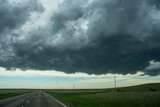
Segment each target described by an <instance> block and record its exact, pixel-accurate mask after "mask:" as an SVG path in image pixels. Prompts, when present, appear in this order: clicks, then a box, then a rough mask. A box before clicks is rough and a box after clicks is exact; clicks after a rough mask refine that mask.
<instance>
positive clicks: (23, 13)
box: [0, 0, 43, 33]
mask: <svg viewBox="0 0 160 107" xmlns="http://www.w3.org/2000/svg"><path fill="white" fill-rule="evenodd" d="M32 11H43V7H42V5H41V4H40V3H38V2H37V1H36V0H28V1H27V2H24V3H23V2H22V3H17V4H16V3H14V4H12V3H10V2H9V0H2V1H0V32H1V33H2V32H3V30H5V29H6V30H7V29H15V28H17V27H19V26H21V25H22V24H24V23H25V22H26V20H27V19H28V18H29V16H30V12H32Z"/></svg>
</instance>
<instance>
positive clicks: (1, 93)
mask: <svg viewBox="0 0 160 107" xmlns="http://www.w3.org/2000/svg"><path fill="white" fill-rule="evenodd" d="M29 92H31V91H30V90H12V89H10V90H4V89H0V100H3V99H6V98H10V97H14V96H18V95H22V94H25V93H29Z"/></svg>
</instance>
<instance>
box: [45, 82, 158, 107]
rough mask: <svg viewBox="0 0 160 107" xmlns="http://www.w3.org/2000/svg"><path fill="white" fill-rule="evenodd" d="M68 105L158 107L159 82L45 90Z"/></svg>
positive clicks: (80, 106)
mask: <svg viewBox="0 0 160 107" xmlns="http://www.w3.org/2000/svg"><path fill="white" fill-rule="evenodd" d="M45 91H46V92H47V93H49V94H50V95H51V96H54V97H55V98H57V99H58V100H60V101H62V102H63V103H65V104H66V105H68V106H69V107H160V84H159V83H156V84H145V85H139V86H131V87H123V88H116V89H114V88H111V89H82V90H45Z"/></svg>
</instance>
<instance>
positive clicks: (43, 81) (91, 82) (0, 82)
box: [0, 68, 160, 89]
mask: <svg viewBox="0 0 160 107" xmlns="http://www.w3.org/2000/svg"><path fill="white" fill-rule="evenodd" d="M143 74H144V73H143V72H137V73H136V74H127V75H121V74H115V76H116V80H117V86H118V87H124V86H131V85H139V84H145V83H156V82H159V81H160V75H159V76H148V75H143ZM113 77H114V74H103V75H94V74H92V75H89V74H86V73H75V74H66V73H64V72H60V71H53V70H51V71H49V70H48V71H38V70H36V71H34V70H26V71H22V70H20V69H16V70H10V71H7V70H5V68H0V88H45V89H46V88H47V89H72V88H73V85H74V84H75V85H76V88H77V89H82V88H113V87H114V78H113Z"/></svg>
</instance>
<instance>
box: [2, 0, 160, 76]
mask: <svg viewBox="0 0 160 107" xmlns="http://www.w3.org/2000/svg"><path fill="white" fill-rule="evenodd" d="M159 9H160V2H159V0H152V1H150V0H62V1H59V2H57V1H56V0H53V1H52V0H47V1H46V2H45V1H44V0H23V1H21V2H20V1H17V2H16V1H15V0H12V2H9V0H3V1H1V2H0V66H1V67H4V68H7V69H12V68H20V69H23V70H26V69H27V70H28V69H32V70H58V71H63V72H66V73H73V72H85V73H89V74H92V73H94V74H103V73H119V74H128V73H130V74H135V73H137V71H143V72H145V73H146V74H149V75H158V74H159V73H160V71H159V70H160V69H159V68H160V67H157V66H159V63H160V10H159ZM152 61H154V62H155V63H154V64H156V65H155V66H156V70H155V69H154V70H151V69H149V68H153V67H152V66H151V65H150V63H151V62H152Z"/></svg>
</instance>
